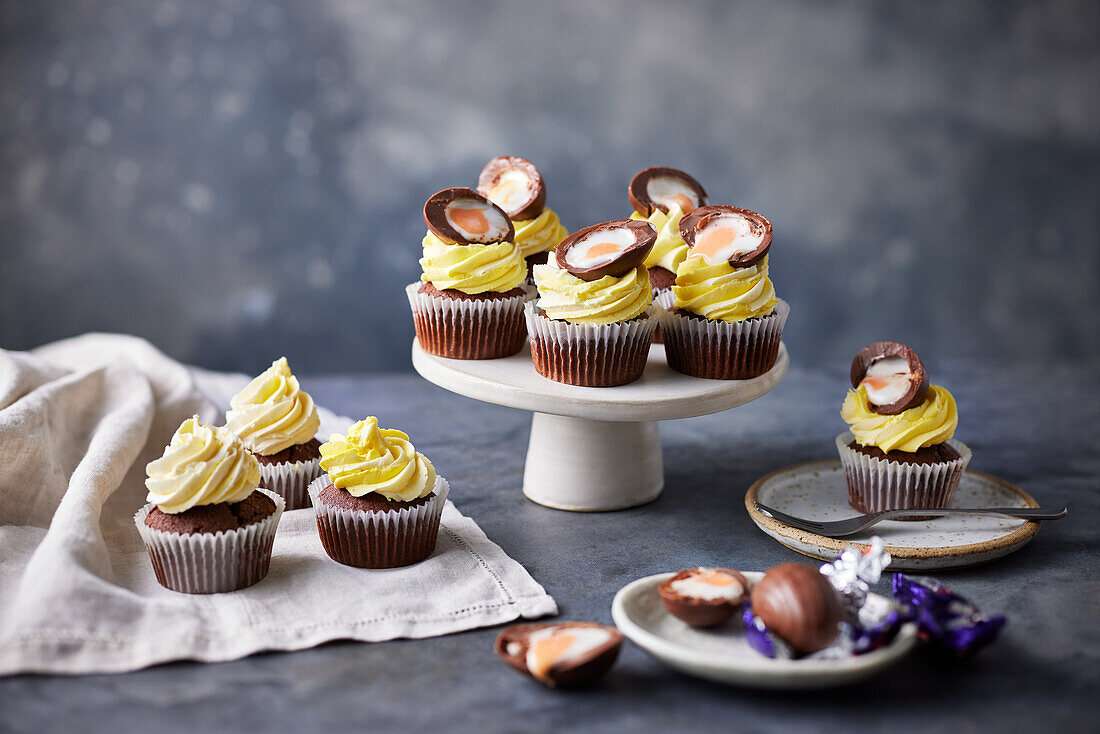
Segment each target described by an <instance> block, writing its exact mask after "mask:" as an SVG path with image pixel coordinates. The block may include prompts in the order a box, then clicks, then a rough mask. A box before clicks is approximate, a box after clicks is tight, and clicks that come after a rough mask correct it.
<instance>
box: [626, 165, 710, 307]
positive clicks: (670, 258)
mask: <svg viewBox="0 0 1100 734" xmlns="http://www.w3.org/2000/svg"><path fill="white" fill-rule="evenodd" d="M627 198H628V199H630V204H631V206H633V207H634V213H633V214H631V215H630V218H631V219H642V220H645V221H647V222H649V223H650V224H651V225H653V229H654V230H656V231H657V239H656V240H655V241H654V243H653V249H652V250H650V251H649V254H648V255H646V259H645V266H646V267H647V268H649V281H650V283H652V284H653V290H654V292H655V293H661V292H663V291H667V290H669V289H671V288H672V285H673V283H674V282H675V280H676V268H677V267H679V265H680V263H682V262H683V261H684V258H686V257H687V251H688V246H687V243H686V242H684V238H683V237H682V236H681V234H680V220H681V218H682V217H683V216H684V215H685V214H688V213H690V212H692V211H694V210H695V209H696V208H697V207H700V206H705V205H706V203H707V192H706V191H705V190H704V189H703V186H702V184H700V183H699V182H698V181H696V180H695V179H694V178H692V177H691V176H690V175H688V174H687V173H685V172H683V171H681V170H679V169H678V168H668V167H665V166H654V167H651V168H646V169H645V170H643V171H639V172H638V173H637V174H635V176H634V178H632V179H631V180H630V185H629V187H628V188H627Z"/></svg>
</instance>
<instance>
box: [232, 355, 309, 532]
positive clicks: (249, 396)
mask: <svg viewBox="0 0 1100 734" xmlns="http://www.w3.org/2000/svg"><path fill="white" fill-rule="evenodd" d="M225 420H226V428H228V429H229V430H230V431H232V432H233V433H235V434H236V435H237V436H238V437H240V439H241V441H242V442H243V443H244V445H245V448H247V449H248V450H249V451H251V452H252V455H253V456H255V457H256V460H257V461H258V462H259V463H260V485H261V486H263V487H266V488H267V489H270V490H271V491H272V492H275V493H276V494H278V495H281V496H282V498H283V499H284V500H286V509H288V510H297V509H299V508H302V507H309V492H307V491H306V490H307V489H308V487H309V484H310V482H312V481H313V480H314V479H316V478H317V477H319V476H320V475H321V451H320V447H321V442H320V441H318V440H317V438H316V435H317V429H318V428H319V427H320V425H321V421H320V418H318V416H317V406H316V405H314V403H313V398H312V397H310V396H309V393H307V392H305V391H304V390H302V389H301V387H300V386H299V384H298V378H297V377H295V376H294V375H293V374H291V372H290V365H288V364H287V361H286V357H280V358H279V359H277V360H275V361H274V362H272V363H271V366H270V367H268V368H267V370H265V371H264V372H263V373H262V374H260V376H258V377H257V378H255V379H254V380H252V381H251V382H250V383H248V385H246V386H245V388H244V389H243V390H241V391H240V392H239V393H237V394H236V395H235V396H233V399H232V400H230V401H229V412H227V413H226V414H225Z"/></svg>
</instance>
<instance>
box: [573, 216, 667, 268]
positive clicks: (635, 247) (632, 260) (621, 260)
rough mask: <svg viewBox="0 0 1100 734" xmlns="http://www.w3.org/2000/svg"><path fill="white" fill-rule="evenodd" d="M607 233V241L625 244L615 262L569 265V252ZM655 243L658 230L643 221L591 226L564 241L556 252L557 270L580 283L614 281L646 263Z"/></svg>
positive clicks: (619, 221)
mask: <svg viewBox="0 0 1100 734" xmlns="http://www.w3.org/2000/svg"><path fill="white" fill-rule="evenodd" d="M604 232H606V233H608V235H609V239H611V238H612V237H613V238H618V239H621V240H622V241H623V242H625V243H627V244H623V245H622V250H621V251H620V252H619V253H618V254H617V255H616V256H615V259H613V260H611V261H609V262H604V263H601V264H599V265H592V266H584V265H578V264H574V263H571V262H570V257H571V256H570V254H569V252H570V250H572V249H573V248H574V247H577V246H578V245H582V244H585V243H587V242H588V241H589V240H590V239H592V237H593V236H599V235H600V233H604ZM656 241H657V230H655V229H653V225H651V224H650V223H649V222H646V221H644V220H637V219H619V220H617V221H614V222H604V223H603V224H593V225H592V226H591V227H585V228H584V229H579V230H577V231H576V232H574V233H573V234H571V235H569V236H568V237H566V238H565V239H564V240H562V241H561V243H560V244H559V245H558V247H557V249H556V250H555V254H554V257H556V258H557V261H558V267H560V268H561V269H562V270H565V271H568V272H569V273H572V274H573V275H575V276H577V277H578V278H580V279H581V280H586V281H592V280H599V279H600V278H602V277H604V276H605V275H611V276H614V277H616V278H621V277H622V276H624V275H626V274H627V273H629V272H630V271H631V270H633V269H634V268H636V267H638V266H639V265H641V264H642V262H644V261H645V258H646V255H648V254H649V251H650V250H651V249H653V243H654V242H656Z"/></svg>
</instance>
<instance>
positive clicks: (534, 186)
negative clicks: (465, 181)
mask: <svg viewBox="0 0 1100 734" xmlns="http://www.w3.org/2000/svg"><path fill="white" fill-rule="evenodd" d="M502 181H504V182H509V181H514V182H515V185H516V186H522V189H521V190H522V191H523V192H525V195H524V196H517V197H515V202H514V204H513V205H512V206H506V205H505V204H504V203H503V202H500V201H496V200H494V198H493V192H494V190H495V189H496V188H497V187H498V186H500V184H501V183H502ZM477 190H478V193H480V194H481V195H483V196H485V197H487V198H488V199H489V200H490V201H493V202H494V203H495V204H497V206H499V207H500V208H501V209H503V210H504V212H505V213H506V214H507V215H508V216H509V217H511V218H512V219H513V220H519V221H523V220H527V219H534V218H535V217H537V216H538V215H540V214H542V210H543V209H544V208H545V207H546V184H545V183H543V180H542V174H541V173H539V169H537V168H535V166H534V164H533V163H531V161H529V160H527V159H526V158H519V157H516V156H509V155H501V156H497V157H496V158H494V159H492V160H491V161H489V162H488V163H486V164H485V168H482V169H481V175H479V176H478V177H477Z"/></svg>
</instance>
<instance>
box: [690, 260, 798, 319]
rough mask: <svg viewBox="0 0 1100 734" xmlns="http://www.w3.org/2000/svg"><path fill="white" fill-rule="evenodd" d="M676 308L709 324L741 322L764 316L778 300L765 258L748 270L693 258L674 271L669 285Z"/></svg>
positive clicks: (772, 308) (773, 307)
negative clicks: (710, 263) (673, 277)
mask: <svg viewBox="0 0 1100 734" xmlns="http://www.w3.org/2000/svg"><path fill="white" fill-rule="evenodd" d="M672 293H673V295H674V296H675V297H676V304H675V305H676V308H682V309H684V310H685V311H691V312H692V313H694V314H698V315H700V316H702V317H704V318H708V319H711V320H712V321H728V322H733V321H744V320H746V319H752V318H757V317H759V316H767V315H768V314H770V313H771V312H772V311H773V310H774V309H775V305H776V304H777V303H778V302H779V300H778V299H777V298H776V297H775V288H774V287H773V286H772V281H771V278H769V277H768V257H767V256H766V255H765V256H764V259H763V260H761V261H760V262H758V263H757V264H756V265H750V266H749V267H747V268H735V267H733V266H731V265H730V264H729V263H725V262H723V263H718V264H717V265H708V264H707V261H706V260H705V259H703V257H702V256H700V255H692V256H690V257H688V258H687V259H686V260H684V261H683V262H682V263H680V267H678V268H677V269H676V284H675V285H674V286H672Z"/></svg>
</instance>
